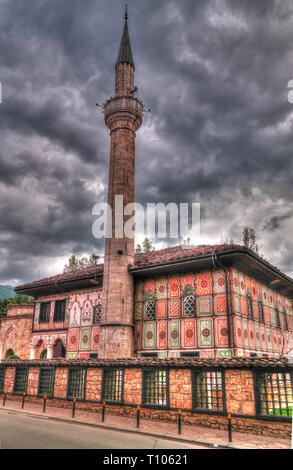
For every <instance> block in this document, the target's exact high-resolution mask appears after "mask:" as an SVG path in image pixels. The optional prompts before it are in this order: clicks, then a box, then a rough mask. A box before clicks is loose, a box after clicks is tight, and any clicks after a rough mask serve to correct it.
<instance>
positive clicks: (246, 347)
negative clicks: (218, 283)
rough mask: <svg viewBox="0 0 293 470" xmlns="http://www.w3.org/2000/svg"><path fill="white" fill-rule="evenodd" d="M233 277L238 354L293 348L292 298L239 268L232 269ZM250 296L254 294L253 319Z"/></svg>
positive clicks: (234, 327)
mask: <svg viewBox="0 0 293 470" xmlns="http://www.w3.org/2000/svg"><path fill="white" fill-rule="evenodd" d="M230 279H231V288H232V308H233V313H234V315H233V316H234V318H233V330H234V346H235V356H240V357H241V356H249V355H250V353H258V352H262V353H266V354H268V355H269V356H273V355H279V354H286V353H288V352H289V350H291V349H293V336H292V330H293V316H292V304H291V302H290V300H289V299H288V298H286V297H284V296H283V295H280V294H278V293H277V292H276V291H274V290H273V289H272V288H269V287H267V286H265V285H264V284H262V283H260V282H258V281H256V280H255V279H253V278H251V277H249V276H246V275H244V274H243V273H241V272H239V271H237V270H235V269H233V270H231V274H230ZM248 296H249V297H251V303H252V310H253V320H251V319H249V311H248V304H247V297H248ZM260 303H261V305H262V307H261V306H260ZM261 309H262V310H263V314H262V312H261ZM262 316H263V320H264V321H262V318H261V317H262ZM279 324H280V326H278V325H279Z"/></svg>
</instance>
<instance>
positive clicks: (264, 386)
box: [255, 372, 293, 417]
mask: <svg viewBox="0 0 293 470" xmlns="http://www.w3.org/2000/svg"><path fill="white" fill-rule="evenodd" d="M255 385H256V388H257V393H256V396H257V401H256V405H257V406H256V409H257V414H260V415H268V416H285V417H290V416H292V407H293V398H292V377H290V373H289V372H288V373H286V372H281V373H272V372H258V373H255Z"/></svg>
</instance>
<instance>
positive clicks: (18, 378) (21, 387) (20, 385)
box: [13, 367, 28, 393]
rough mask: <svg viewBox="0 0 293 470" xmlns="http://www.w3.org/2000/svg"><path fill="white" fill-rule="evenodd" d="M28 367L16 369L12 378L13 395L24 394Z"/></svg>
mask: <svg viewBox="0 0 293 470" xmlns="http://www.w3.org/2000/svg"><path fill="white" fill-rule="evenodd" d="M27 379H28V367H16V370H15V377H14V390H13V391H14V393H26V388H27Z"/></svg>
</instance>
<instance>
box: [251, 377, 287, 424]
mask: <svg viewBox="0 0 293 470" xmlns="http://www.w3.org/2000/svg"><path fill="white" fill-rule="evenodd" d="M264 374H271V375H273V374H289V377H290V383H291V391H292V398H293V371H292V370H290V369H285V370H284V369H276V370H274V371H271V370H253V385H254V398H255V416H256V417H257V418H261V419H268V420H272V421H289V422H291V421H292V419H293V409H292V416H290V415H289V416H287V415H286V416H285V415H281V414H279V415H275V414H262V413H261V398H260V387H259V377H260V376H261V375H264ZM273 408H274V407H273Z"/></svg>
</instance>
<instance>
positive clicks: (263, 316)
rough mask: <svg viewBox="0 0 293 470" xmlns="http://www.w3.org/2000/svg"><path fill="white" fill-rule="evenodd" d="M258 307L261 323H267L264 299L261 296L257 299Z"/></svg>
mask: <svg viewBox="0 0 293 470" xmlns="http://www.w3.org/2000/svg"><path fill="white" fill-rule="evenodd" d="M257 307H258V321H259V322H260V323H265V314H264V309H263V301H262V299H261V298H260V297H259V298H258V300H257Z"/></svg>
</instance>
